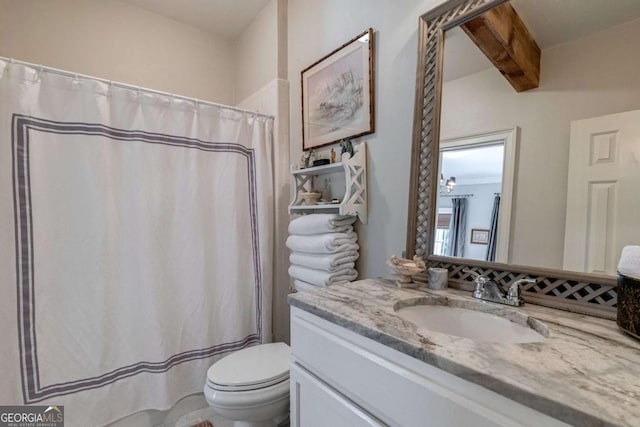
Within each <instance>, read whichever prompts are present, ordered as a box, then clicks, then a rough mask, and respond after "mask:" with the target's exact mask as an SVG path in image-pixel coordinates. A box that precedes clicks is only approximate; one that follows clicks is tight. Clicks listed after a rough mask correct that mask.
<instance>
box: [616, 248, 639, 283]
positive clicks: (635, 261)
mask: <svg viewBox="0 0 640 427" xmlns="http://www.w3.org/2000/svg"><path fill="white" fill-rule="evenodd" d="M618 273H620V274H622V275H623V276H626V277H631V278H633V279H636V280H640V246H625V247H624V248H622V254H621V255H620V262H619V263H618Z"/></svg>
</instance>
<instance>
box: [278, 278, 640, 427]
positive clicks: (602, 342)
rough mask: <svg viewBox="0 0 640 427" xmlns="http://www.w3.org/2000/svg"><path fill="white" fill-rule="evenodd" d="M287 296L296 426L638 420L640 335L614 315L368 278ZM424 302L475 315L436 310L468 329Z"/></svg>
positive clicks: (620, 422)
mask: <svg viewBox="0 0 640 427" xmlns="http://www.w3.org/2000/svg"><path fill="white" fill-rule="evenodd" d="M289 302H290V304H291V306H292V307H291V348H292V362H291V377H290V383H291V423H292V425H293V426H305V427H306V426H326V425H331V426H350V427H351V426H370V425H371V426H378V425H392V426H424V425H430V426H471V425H473V426H514V425H516V426H563V425H579V426H601V425H623V426H637V425H640V384H639V383H638V381H637V378H640V343H638V342H637V341H634V340H632V339H631V338H629V337H628V336H626V335H624V334H623V333H622V332H620V331H619V330H618V329H617V327H616V325H615V323H614V322H612V321H610V320H605V319H599V318H595V317H589V316H584V315H579V314H574V313H569V312H564V311H559V310H555V309H550V308H545V307H540V306H535V305H531V304H528V305H525V306H523V307H520V308H513V307H507V306H502V305H499V304H494V303H487V302H481V301H478V300H476V299H474V298H472V297H471V296H470V294H469V293H468V292H463V291H456V290H445V291H425V290H420V289H418V290H411V289H399V288H397V287H396V286H395V285H394V284H393V282H390V281H385V280H372V279H370V280H362V281H358V282H354V283H349V284H345V285H336V286H331V287H329V288H325V289H322V290H318V291H313V292H304V293H297V294H292V295H290V296H289ZM407 307H410V308H415V309H417V315H416V314H415V313H413V314H407V313H410V312H411V311H413V309H408V310H407ZM422 308H424V312H429V309H430V308H435V309H437V310H434V311H443V312H444V313H445V315H446V310H464V311H465V312H469V313H475V314H477V315H478V316H480V317H479V319H480V320H477V321H471V322H467V323H466V324H465V322H464V321H461V322H460V323H459V324H458V325H453V323H454V320H451V321H450V322H442V319H443V318H440V319H439V320H440V322H439V323H440V324H443V323H445V324H447V323H451V324H452V325H449V326H452V327H454V328H455V327H457V328H459V329H458V332H457V333H458V334H459V335H465V334H468V337H467V338H463V337H461V336H459V335H458V336H456V335H452V334H451V332H450V331H449V333H443V332H437V331H436V330H434V329H433V328H430V327H427V326H428V325H425V324H423V323H421V319H422V318H421V314H420V310H422ZM458 314H459V313H458ZM411 316H417V317H411ZM483 316H484V317H486V319H485V318H484V317H483ZM456 317H458V318H459V317H460V316H459V315H456V316H452V317H451V319H455V318H456ZM490 317H494V318H495V319H497V320H496V321H497V322H501V321H504V322H507V323H512V324H514V325H515V326H516V329H515V333H506V334H502V335H501V334H500V331H501V330H505V329H509V327H508V325H507V326H506V327H503V326H500V325H499V323H495V324H493V323H491V322H492V320H491V319H490ZM407 319H412V320H407ZM425 319H427V318H425ZM485 320H487V322H488V323H482V322H484V321H485ZM425 321H427V322H428V319H427V320H425ZM478 325H479V326H480V328H479V329H475V331H474V327H477V326H478ZM483 328H484V329H487V328H489V329H496V331H495V332H496V333H495V334H491V333H489V334H487V333H483V332H482V329H483ZM436 329H437V328H436ZM525 329H527V330H529V332H530V336H524V335H527V334H524V335H521V334H520V332H522V331H524V330H525ZM485 332H486V331H485Z"/></svg>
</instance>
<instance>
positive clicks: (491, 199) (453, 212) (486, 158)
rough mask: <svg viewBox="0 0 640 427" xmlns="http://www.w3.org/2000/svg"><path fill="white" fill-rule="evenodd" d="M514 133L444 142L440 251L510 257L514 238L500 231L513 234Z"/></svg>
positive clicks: (491, 258)
mask: <svg viewBox="0 0 640 427" xmlns="http://www.w3.org/2000/svg"><path fill="white" fill-rule="evenodd" d="M514 134H515V130H511V131H504V132H496V133H492V134H487V135H478V136H471V137H465V138H457V139H451V140H446V141H441V142H440V159H439V163H438V164H439V165H440V171H439V176H440V182H439V184H440V186H439V191H438V199H437V204H436V209H437V214H436V229H435V232H434V250H433V252H434V254H435V255H443V256H455V257H462V258H467V259H476V260H483V261H498V262H506V260H507V256H508V251H509V241H508V238H507V239H500V236H506V237H508V235H509V224H510V215H511V192H512V188H513V186H512V185H510V183H511V180H512V178H511V177H512V176H513V167H514V163H513V159H512V157H513V152H514V141H515V139H514ZM505 154H506V155H505ZM505 170H506V173H505ZM505 177H506V178H508V181H505V180H504V178H505ZM451 183H453V185H451Z"/></svg>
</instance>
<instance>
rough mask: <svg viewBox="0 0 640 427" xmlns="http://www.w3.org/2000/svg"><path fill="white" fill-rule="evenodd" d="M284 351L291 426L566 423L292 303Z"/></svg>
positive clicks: (538, 424) (350, 426)
mask: <svg viewBox="0 0 640 427" xmlns="http://www.w3.org/2000/svg"><path fill="white" fill-rule="evenodd" d="M291 351H292V360H291V378H290V383H291V425H292V426H293V427H310V426H319V427H320V426H323V427H324V426H331V427H340V426H344V427H353V426H380V425H390V426H406V427H410V426H453V427H457V426H461V427H462V426H465V427H466V426H474V427H484V426H531V427H533V426H536V427H538V426H545V427H547V426H567V424H565V423H563V422H560V421H558V420H556V419H554V418H551V417H549V416H547V415H545V414H542V413H540V412H537V411H535V410H533V409H531V408H529V407H527V406H524V405H522V404H519V403H517V402H514V401H512V400H509V399H507V398H505V397H504V396H501V395H499V394H497V393H495V392H493V391H490V390H488V389H486V388H484V387H481V386H479V385H477V384H474V383H471V382H469V381H466V380H463V379H461V378H458V377H456V376H455V375H452V374H450V373H448V372H445V371H443V370H441V369H438V368H436V367H434V366H431V365H429V364H427V363H424V362H421V361H419V360H417V359H415V358H413V357H410V356H408V355H406V354H404V353H401V352H399V351H397V350H395V349H393V348H391V347H387V346H385V345H383V344H380V343H379V342H376V341H373V340H371V339H368V338H365V337H363V336H361V335H359V334H356V333H354V332H352V331H350V330H348V329H346V328H343V327H341V326H338V325H336V324H334V323H331V322H328V321H326V320H324V319H321V318H320V317H318V316H315V315H313V314H310V313H309V312H306V311H303V310H301V309H299V308H296V307H292V308H291Z"/></svg>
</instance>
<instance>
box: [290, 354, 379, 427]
mask: <svg viewBox="0 0 640 427" xmlns="http://www.w3.org/2000/svg"><path fill="white" fill-rule="evenodd" d="M289 381H290V384H291V426H292V427H326V426H331V427H360V426H383V425H384V424H382V423H380V422H379V421H378V420H376V419H375V418H373V417H372V416H371V415H370V414H368V413H367V412H365V411H363V410H362V409H360V408H359V407H358V406H356V405H354V404H353V403H352V402H351V401H349V400H347V399H345V398H344V397H343V396H342V395H340V394H339V393H337V392H336V391H335V390H333V389H332V388H331V387H329V386H327V385H326V384H325V383H323V382H322V381H320V380H318V379H317V378H316V377H314V376H313V375H311V374H310V373H308V372H307V371H306V370H305V369H304V368H302V367H301V366H299V365H298V364H296V363H293V364H292V365H291V373H290V377H289Z"/></svg>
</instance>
